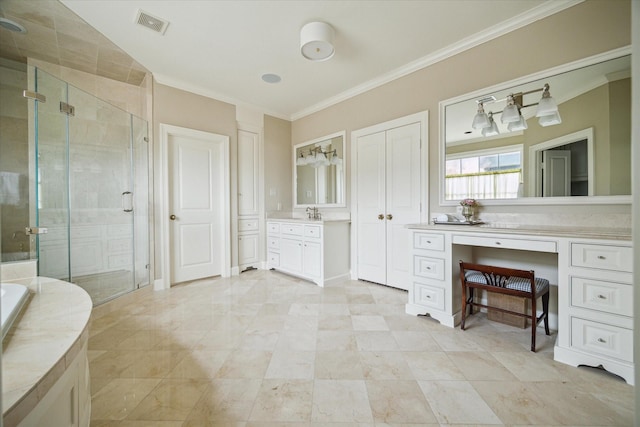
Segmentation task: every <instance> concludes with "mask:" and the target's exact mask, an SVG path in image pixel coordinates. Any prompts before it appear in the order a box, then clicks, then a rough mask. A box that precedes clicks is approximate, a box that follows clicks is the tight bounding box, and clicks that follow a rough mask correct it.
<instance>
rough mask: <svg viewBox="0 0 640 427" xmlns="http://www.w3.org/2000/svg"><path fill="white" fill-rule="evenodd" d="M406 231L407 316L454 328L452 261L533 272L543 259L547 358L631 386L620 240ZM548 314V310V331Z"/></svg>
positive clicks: (627, 246) (628, 258)
mask: <svg viewBox="0 0 640 427" xmlns="http://www.w3.org/2000/svg"><path fill="white" fill-rule="evenodd" d="M409 229H410V231H411V241H410V243H409V244H410V249H411V257H412V263H413V273H412V278H411V283H410V287H409V300H408V302H407V305H406V312H407V313H408V314H413V315H425V314H426V315H429V316H431V317H432V318H434V319H436V320H438V321H440V323H442V324H443V325H446V326H450V327H455V326H456V325H458V324H459V323H460V316H461V306H462V295H461V292H462V291H461V285H460V277H459V274H460V273H459V260H465V261H469V262H480V263H483V262H482V261H483V259H482V257H483V256H487V254H489V256H493V257H495V256H498V258H499V261H494V262H500V263H502V264H504V265H506V266H513V268H522V269H534V270H536V274H539V271H538V269H537V268H536V267H533V266H534V265H535V262H536V259H541V260H542V259H544V260H547V262H548V260H550V259H551V260H553V261H552V263H553V266H549V265H546V264H545V267H547V268H548V267H552V270H553V271H552V272H550V271H547V272H546V274H549V273H552V274H551V275H550V277H548V278H549V279H550V280H551V285H552V287H556V286H557V292H558V298H557V322H556V324H557V329H558V332H557V339H556V344H555V347H554V359H555V360H557V361H559V362H563V363H566V364H569V365H573V366H579V365H588V366H596V367H597V366H602V367H604V368H605V369H606V370H607V371H609V372H612V373H614V374H616V375H619V376H621V377H623V378H624V379H625V380H626V381H627V382H628V383H629V384H633V383H634V364H633V278H632V275H633V261H632V260H633V249H632V245H631V242H630V240H629V236H628V235H624V234H620V235H619V236H618V235H616V233H612V232H610V234H605V233H606V231H602V232H600V233H599V232H589V233H582V234H581V233H580V232H579V231H571V230H561V232H560V233H558V231H557V228H556V230H555V231H552V230H549V231H545V230H544V229H543V228H542V227H540V228H536V229H533V228H532V229H517V228H516V229H513V230H504V229H498V228H493V229H492V228H491V227H477V228H470V227H468V226H432V225H426V224H425V225H421V224H416V225H410V226H409ZM584 234H587V235H588V237H586V236H584ZM612 235H615V236H616V238H615V239H614V238H611V236H612ZM598 236H601V237H598ZM607 236H609V237H607ZM496 250H498V251H496ZM556 259H557V262H556ZM556 272H557V283H554V282H556V280H555V277H553V276H554V275H555V273H556ZM542 277H545V275H544V273H543V275H542ZM552 304H553V297H552ZM553 311H554V307H552V308H551V312H552V313H551V314H552V316H550V317H551V323H552V325H551V326H552V328H553V327H554V324H553V323H554V318H553Z"/></svg>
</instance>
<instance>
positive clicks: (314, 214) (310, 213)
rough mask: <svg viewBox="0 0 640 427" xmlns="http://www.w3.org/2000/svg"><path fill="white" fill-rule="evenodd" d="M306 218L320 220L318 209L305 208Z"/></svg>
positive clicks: (315, 207)
mask: <svg viewBox="0 0 640 427" xmlns="http://www.w3.org/2000/svg"><path fill="white" fill-rule="evenodd" d="M307 218H309V219H320V218H321V215H320V212H318V207H317V206H314V207H308V208H307Z"/></svg>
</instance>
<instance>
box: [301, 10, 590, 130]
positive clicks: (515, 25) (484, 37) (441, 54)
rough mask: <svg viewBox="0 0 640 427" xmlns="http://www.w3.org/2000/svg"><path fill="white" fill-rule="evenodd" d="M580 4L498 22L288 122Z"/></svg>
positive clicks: (356, 87) (342, 94)
mask: <svg viewBox="0 0 640 427" xmlns="http://www.w3.org/2000/svg"><path fill="white" fill-rule="evenodd" d="M583 1H584V0H555V1H548V2H545V3H543V4H541V5H539V6H537V7H535V8H533V9H531V10H529V11H527V12H525V13H522V14H520V15H517V16H515V17H513V18H511V19H509V20H507V21H504V22H501V23H500V24H498V25H494V26H493V27H490V28H487V29H486V30H484V31H481V32H479V33H476V34H474V35H472V36H470V37H467V38H465V39H462V40H460V41H459V42H458V43H454V44H452V45H449V46H447V47H445V48H443V49H440V50H438V51H436V52H433V53H432V54H429V55H427V56H424V57H422V58H420V59H418V60H416V61H413V62H410V63H408V64H406V65H404V66H402V67H400V68H397V69H395V70H393V71H391V72H389V73H386V74H383V75H381V76H379V77H377V78H375V79H372V80H369V81H368V82H365V83H363V84H360V85H358V86H355V87H353V88H351V89H349V90H347V91H344V92H342V93H340V94H338V95H336V96H333V97H330V98H327V99H326V100H324V101H321V102H319V103H317V104H314V105H312V106H310V107H308V108H305V109H303V110H300V111H298V112H297V113H293V114H292V115H291V117H290V118H289V120H291V121H295V120H298V119H301V118H303V117H306V116H308V115H310V114H313V113H316V112H318V111H321V110H324V109H325V108H328V107H331V106H333V105H335V104H338V103H339V102H342V101H346V100H347V99H350V98H353V97H354V96H357V95H360V94H362V93H365V92H367V91H369V90H372V89H375V88H377V87H379V86H382V85H384V84H387V83H389V82H392V81H394V80H397V79H399V78H401V77H404V76H406V75H408V74H411V73H413V72H415V71H418V70H421V69H423V68H426V67H428V66H430V65H433V64H435V63H437V62H440V61H444V60H445V59H447V58H450V57H452V56H454V55H457V54H459V53H461V52H464V51H466V50H469V49H472V48H474V47H476V46H478V45H480V44H482V43H486V42H488V41H490V40H493V39H496V38H498V37H500V36H503V35H505V34H508V33H510V32H512V31H515V30H517V29H519V28H522V27H525V26H527V25H529V24H532V23H534V22H536V21H539V20H541V19H544V18H546V17H549V16H551V15H554V14H556V13H558V12H561V11H563V10H565V9H568V8H570V7H573V6H575V5H577V4H580V3H582V2H583Z"/></svg>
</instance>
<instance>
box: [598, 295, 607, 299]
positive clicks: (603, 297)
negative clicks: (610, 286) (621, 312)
mask: <svg viewBox="0 0 640 427" xmlns="http://www.w3.org/2000/svg"><path fill="white" fill-rule="evenodd" d="M598 298H600V299H607V297H605V296H604V295H598Z"/></svg>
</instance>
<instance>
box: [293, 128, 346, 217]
mask: <svg viewBox="0 0 640 427" xmlns="http://www.w3.org/2000/svg"><path fill="white" fill-rule="evenodd" d="M345 135H346V132H345V131H342V132H337V133H334V134H331V135H327V136H324V137H322V138H317V139H314V140H313V141H307V142H303V143H301V144H297V145H295V146H294V149H293V171H294V172H293V174H294V176H293V183H294V186H293V200H294V207H296V208H303V207H307V206H324V207H345V206H346V205H345V195H344V191H345V171H344V165H345V164H346V159H345V149H344V141H345Z"/></svg>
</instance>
